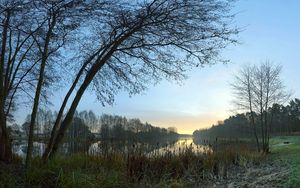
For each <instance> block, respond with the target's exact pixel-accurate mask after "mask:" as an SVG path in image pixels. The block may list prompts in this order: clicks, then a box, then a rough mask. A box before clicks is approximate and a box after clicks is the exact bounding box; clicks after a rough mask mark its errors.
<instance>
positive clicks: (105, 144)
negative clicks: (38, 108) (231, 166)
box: [13, 138, 211, 158]
mask: <svg viewBox="0 0 300 188" xmlns="http://www.w3.org/2000/svg"><path fill="white" fill-rule="evenodd" d="M45 146H46V145H45V143H42V142H34V143H33V156H41V155H42V154H43V152H44V150H45ZM185 149H191V150H192V151H193V152H196V153H204V152H210V151H211V149H210V147H209V146H206V145H201V144H199V143H197V144H196V143H195V142H194V141H193V139H192V138H182V139H178V140H161V141H147V142H137V141H135V142H133V141H112V140H110V141H97V142H94V143H87V142H75V141H74V142H65V143H63V144H62V146H61V147H60V149H59V153H61V154H72V153H86V154H89V155H101V154H109V153H111V152H118V153H125V154H126V153H128V152H129V153H130V152H141V153H146V154H148V155H161V154H165V153H166V152H172V153H174V154H178V153H180V152H181V151H183V150H185ZM26 151H27V143H26V142H24V141H15V142H13V152H14V153H15V154H17V155H19V156H21V157H23V158H25V156H26Z"/></svg>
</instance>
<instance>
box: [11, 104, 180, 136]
mask: <svg viewBox="0 0 300 188" xmlns="http://www.w3.org/2000/svg"><path fill="white" fill-rule="evenodd" d="M56 114H57V113H56V112H52V111H51V110H47V111H46V110H42V109H40V110H39V112H38V115H37V118H36V127H35V130H34V133H35V135H42V136H44V137H49V136H50V134H51V129H52V126H53V124H54V121H55V119H56ZM29 122H30V115H28V117H27V118H26V120H25V122H24V123H23V124H22V126H19V125H16V124H14V125H12V126H11V129H12V131H13V132H15V133H17V134H18V135H27V136H28V133H29ZM178 136H179V134H178V133H177V129H176V128H175V127H169V128H167V129H166V128H160V127H156V126H153V125H151V124H149V123H147V122H145V123H143V122H141V120H140V119H138V118H133V119H127V118H126V117H122V116H118V115H108V114H102V115H101V116H97V115H96V114H95V113H94V112H93V111H81V112H76V113H75V117H74V118H73V122H72V125H71V126H70V127H69V128H68V131H67V132H66V138H67V139H73V138H81V139H82V138H88V139H91V138H96V139H104V140H107V139H109V140H112V139H113V140H136V139H172V138H177V137H178Z"/></svg>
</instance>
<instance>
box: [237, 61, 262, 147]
mask: <svg viewBox="0 0 300 188" xmlns="http://www.w3.org/2000/svg"><path fill="white" fill-rule="evenodd" d="M253 73H254V67H253V66H249V65H248V66H245V67H243V68H242V69H241V70H240V72H239V74H237V75H235V81H234V82H233V83H232V84H231V86H232V89H233V92H234V96H235V101H234V103H235V105H236V106H238V108H239V109H241V110H246V111H248V112H250V123H251V127H252V131H253V134H254V137H255V141H256V147H257V150H258V151H260V145H259V140H258V134H257V125H256V123H255V117H254V116H255V112H254V100H255V99H254V96H253V87H254V86H253Z"/></svg>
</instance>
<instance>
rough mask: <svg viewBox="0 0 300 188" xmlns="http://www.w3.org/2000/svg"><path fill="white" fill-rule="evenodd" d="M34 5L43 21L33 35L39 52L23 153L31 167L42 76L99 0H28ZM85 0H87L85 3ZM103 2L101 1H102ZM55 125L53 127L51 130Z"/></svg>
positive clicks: (70, 41)
mask: <svg viewBox="0 0 300 188" xmlns="http://www.w3.org/2000/svg"><path fill="white" fill-rule="evenodd" d="M31 2H32V3H33V5H34V6H35V7H36V9H35V10H34V11H35V13H36V14H37V17H38V18H39V19H44V20H45V22H44V23H43V25H42V26H41V27H40V28H39V32H37V33H36V34H34V35H33V38H34V41H35V44H36V48H37V49H38V54H39V56H40V61H39V62H38V63H39V70H38V76H37V77H38V79H37V83H36V87H35V94H34V101H33V107H32V113H31V121H30V132H29V138H28V149H27V156H26V166H27V168H29V167H30V161H31V155H32V146H33V130H34V126H35V122H36V121H35V120H36V116H37V111H38V108H39V103H40V97H41V95H42V91H43V88H44V87H45V78H46V76H47V75H46V73H47V71H49V70H50V67H51V66H53V64H54V63H57V62H55V60H57V57H58V56H59V55H60V53H61V49H62V47H66V46H67V45H70V44H74V41H72V39H74V38H72V37H69V36H70V35H71V33H72V34H73V35H74V33H73V32H75V31H76V30H77V29H78V28H79V27H80V23H82V22H83V19H86V18H88V15H89V13H90V9H91V7H94V8H95V9H96V8H99V7H98V5H99V4H100V5H101V4H102V3H99V2H100V1H98V2H96V1H84V0H60V1H57V0H47V1H31ZM87 2H88V4H87ZM101 2H102V1H101ZM55 129H56V127H54V130H55Z"/></svg>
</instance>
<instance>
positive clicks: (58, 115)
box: [42, 51, 99, 162]
mask: <svg viewBox="0 0 300 188" xmlns="http://www.w3.org/2000/svg"><path fill="white" fill-rule="evenodd" d="M98 53H99V51H97V52H96V53H95V54H93V55H92V56H91V57H90V58H89V59H88V60H87V61H86V62H85V63H84V65H83V66H82V67H81V69H80V70H79V72H78V74H77V76H76V78H75V80H74V81H73V84H72V86H71V88H70V89H69V91H68V92H67V95H66V96H65V98H64V100H63V103H62V105H61V107H60V109H59V112H58V114H57V117H56V120H55V123H54V126H53V128H52V131H51V136H50V139H49V142H48V144H47V147H46V150H45V152H44V153H43V157H42V158H43V161H44V162H46V160H47V159H48V157H49V154H50V151H51V150H52V147H53V141H54V138H55V137H56V132H57V129H58V127H59V124H60V123H61V119H62V116H63V113H64V109H65V107H66V105H67V102H68V100H69V98H70V96H71V94H72V93H73V91H74V89H75V87H76V85H77V83H78V81H79V79H80V77H81V75H82V73H83V71H84V70H85V68H86V66H87V65H88V64H89V63H90V62H91V61H92V60H93V58H94V57H95V56H96V54H98Z"/></svg>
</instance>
